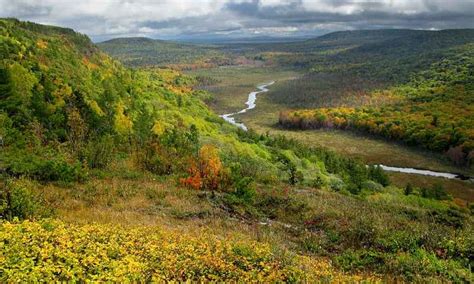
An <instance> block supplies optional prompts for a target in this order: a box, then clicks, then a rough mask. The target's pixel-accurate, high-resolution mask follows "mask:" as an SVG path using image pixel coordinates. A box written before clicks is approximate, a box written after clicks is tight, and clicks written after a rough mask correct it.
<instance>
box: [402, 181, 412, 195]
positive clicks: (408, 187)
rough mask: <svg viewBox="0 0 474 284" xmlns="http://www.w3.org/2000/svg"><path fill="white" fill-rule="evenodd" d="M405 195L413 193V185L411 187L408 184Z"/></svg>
mask: <svg viewBox="0 0 474 284" xmlns="http://www.w3.org/2000/svg"><path fill="white" fill-rule="evenodd" d="M403 193H404V194H405V195H410V194H412V193H413V185H411V183H408V184H407V185H406V186H405V189H404V190H403Z"/></svg>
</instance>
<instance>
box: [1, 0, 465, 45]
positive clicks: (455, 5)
mask: <svg viewBox="0 0 474 284" xmlns="http://www.w3.org/2000/svg"><path fill="white" fill-rule="evenodd" d="M0 7H1V8H0V17H15V18H19V19H21V20H29V21H33V22H37V23H42V24H51V25H58V26H65V27H70V28H73V29H75V30H76V31H79V32H81V33H85V34H87V35H88V36H90V37H91V38H92V39H93V40H94V41H96V42H97V41H102V40H107V39H110V38H117V37H130V36H146V37H151V38H161V39H193V38H248V37H256V36H270V37H301V36H306V37H307V36H317V35H321V34H324V33H328V32H332V31H340V30H355V29H380V28H409V29H430V30H438V29H452V28H474V0H156V1H152V0H63V1H59V0H0Z"/></svg>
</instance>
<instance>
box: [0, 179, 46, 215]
mask: <svg viewBox="0 0 474 284" xmlns="http://www.w3.org/2000/svg"><path fill="white" fill-rule="evenodd" d="M33 186H34V185H33V183H31V182H29V181H28V180H26V179H18V180H7V181H6V182H5V184H2V185H0V218H4V219H6V220H13V219H14V218H18V219H20V220H23V219H32V218H38V217H45V216H47V210H46V209H45V208H44V205H43V203H42V202H41V200H40V199H39V197H38V196H37V195H36V194H35V193H34V192H33Z"/></svg>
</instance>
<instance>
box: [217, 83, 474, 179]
mask: <svg viewBox="0 0 474 284" xmlns="http://www.w3.org/2000/svg"><path fill="white" fill-rule="evenodd" d="M273 83H275V81H271V82H269V83H264V84H261V85H258V86H257V91H253V92H251V93H249V95H248V99H247V102H246V103H245V104H246V105H247V107H246V108H244V109H242V110H240V111H238V112H233V113H226V114H223V115H221V116H220V117H222V118H223V119H224V120H225V121H227V122H229V123H231V124H233V125H235V126H237V127H239V128H241V129H243V130H245V131H247V130H248V127H247V126H246V125H245V124H244V123H242V122H237V121H236V120H235V117H234V116H235V115H238V114H242V113H246V112H247V111H248V110H251V109H254V108H255V107H256V106H257V95H258V94H260V93H265V92H268V89H267V87H268V86H271V85H272V84H273ZM379 166H380V167H381V168H382V169H383V170H385V171H387V172H398V173H406V174H415V175H423V176H432V177H441V178H447V179H457V180H470V181H473V182H474V178H473V177H469V176H465V175H462V174H456V173H445V172H436V171H431V170H425V169H414V168H401V167H393V166H387V165H382V164H381V165H379Z"/></svg>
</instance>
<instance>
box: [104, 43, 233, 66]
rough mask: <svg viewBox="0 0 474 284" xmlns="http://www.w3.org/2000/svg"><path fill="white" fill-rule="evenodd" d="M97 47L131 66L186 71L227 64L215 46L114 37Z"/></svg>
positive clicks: (226, 59)
mask: <svg viewBox="0 0 474 284" xmlns="http://www.w3.org/2000/svg"><path fill="white" fill-rule="evenodd" d="M98 46H99V48H101V49H102V50H104V51H105V52H107V53H109V54H110V55H112V56H114V57H116V58H117V59H119V60H120V61H122V62H123V63H124V64H125V65H127V66H131V67H139V66H140V67H146V66H149V67H150V66H155V67H156V66H176V67H179V66H180V65H185V66H186V67H187V68H197V67H211V66H219V65H226V64H230V63H231V62H230V61H231V60H230V59H229V58H227V56H226V55H225V54H224V53H223V52H221V51H220V50H219V49H218V48H217V47H215V46H210V45H196V44H184V43H177V42H172V41H164V40H154V39H149V38H117V39H112V40H108V41H104V42H101V43H99V44H98Z"/></svg>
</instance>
